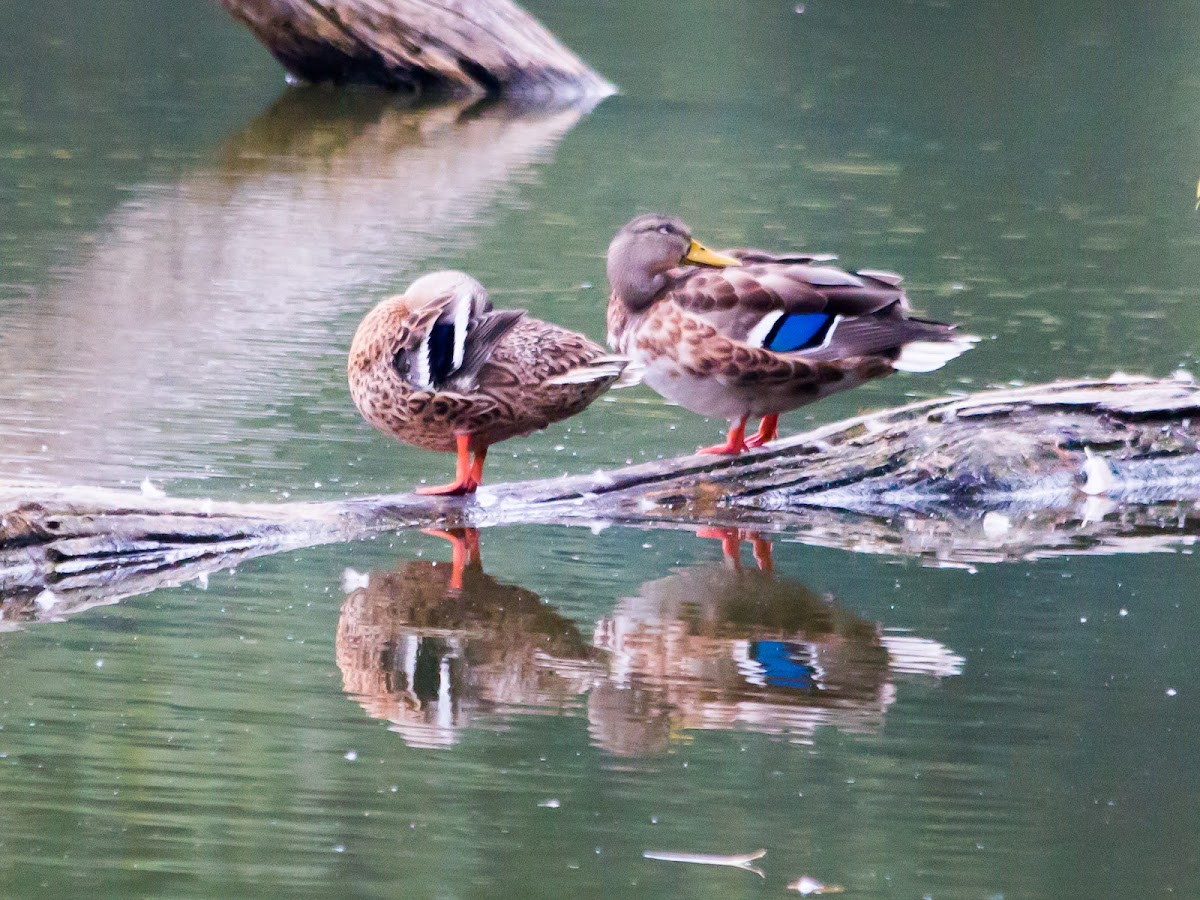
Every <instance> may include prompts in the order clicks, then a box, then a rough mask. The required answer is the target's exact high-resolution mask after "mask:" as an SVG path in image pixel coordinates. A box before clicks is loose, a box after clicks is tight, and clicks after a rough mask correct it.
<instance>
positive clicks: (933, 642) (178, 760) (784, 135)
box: [0, 0, 1200, 900]
mask: <svg viewBox="0 0 1200 900" xmlns="http://www.w3.org/2000/svg"><path fill="white" fill-rule="evenodd" d="M526 5H527V6H528V7H529V8H530V9H531V10H533V11H534V12H535V13H536V14H537V15H538V16H540V17H541V18H542V19H543V21H544V22H546V24H547V25H548V26H549V27H550V28H551V29H552V30H553V31H554V32H555V33H556V34H558V35H559V36H560V37H561V38H562V39H563V40H564V41H565V42H566V43H567V44H568V45H569V46H571V47H572V48H573V49H575V50H576V51H578V52H579V53H580V54H581V55H583V56H584V57H585V58H586V59H587V60H588V61H589V62H590V63H591V64H593V65H594V66H595V67H596V68H597V69H599V70H600V71H601V72H602V73H603V74H604V75H605V76H607V77H609V78H610V79H612V80H613V81H614V82H615V83H616V84H617V85H618V86H619V87H620V90H621V93H620V94H619V95H617V96H615V97H612V98H609V99H607V100H605V101H604V102H603V103H601V104H600V105H599V106H597V107H596V108H595V109H593V110H591V111H587V112H585V111H582V110H560V111H557V112H541V113H535V112H525V113H513V112H511V111H505V110H503V109H497V108H491V109H485V110H482V111H480V110H471V111H464V110H463V109H462V108H455V107H443V108H436V109H426V110H412V109H406V108H404V107H403V106H402V105H400V104H398V103H396V102H395V100H394V98H391V97H388V96H386V95H381V94H378V93H375V92H372V91H367V90H347V91H333V90H329V89H314V88H304V87H288V86H286V85H285V84H284V79H283V73H282V70H280V69H279V67H278V66H277V65H276V64H275V63H274V62H273V61H272V60H271V58H270V57H269V55H268V54H267V53H266V52H265V51H264V50H263V49H262V48H261V47H259V45H257V44H256V43H255V42H254V40H253V39H252V38H251V37H250V35H249V34H248V33H246V32H245V31H244V30H243V29H241V28H240V27H239V26H238V25H236V24H235V23H234V22H233V21H232V20H231V19H230V18H229V17H228V16H227V15H226V14H225V13H224V12H223V11H222V10H221V9H220V7H219V6H217V5H216V4H193V3H167V4H164V3H152V2H150V0H123V2H121V3H113V4H103V5H86V4H85V5H80V4H70V3H66V2H62V0H51V2H46V3H42V4H38V5H37V8H36V9H30V8H26V6H24V5H20V6H19V5H18V4H17V3H16V2H15V0H0V10H2V11H3V12H4V13H6V15H4V16H3V19H4V21H6V22H8V23H9V27H8V28H7V29H6V31H5V33H4V34H3V35H0V210H3V215H2V216H0V472H2V473H3V477H4V479H5V480H10V481H11V480H20V481H29V482H38V483H55V484H88V485H98V486H104V487H124V488H131V489H137V488H138V486H139V485H141V484H142V483H143V482H144V481H145V480H147V479H149V481H150V483H151V484H152V485H153V486H155V487H157V488H161V489H163V490H166V491H167V492H168V493H169V494H171V495H174V496H183V497H213V498H217V499H224V500H275V501H279V500H284V499H293V500H295V499H335V498H341V497H349V496H357V495H362V494H371V493H381V492H389V491H399V490H407V489H408V488H409V487H411V486H412V485H413V484H415V483H417V482H419V481H422V480H428V481H430V483H438V482H441V481H444V480H446V478H447V477H448V476H449V474H450V471H451V461H450V459H449V457H446V456H443V455H436V454H432V453H426V452H424V451H419V450H416V449H413V448H409V447H402V446H400V445H397V444H395V443H393V442H391V441H389V440H388V439H387V438H385V437H383V436H382V435H379V434H377V433H375V432H373V431H372V430H371V429H370V428H369V427H368V426H366V425H365V424H364V423H363V422H362V421H361V420H360V419H359V417H358V414H357V413H356V412H355V410H354V408H353V406H352V404H351V402H350V399H349V395H348V391H347V389H346V385H345V374H344V372H345V353H346V350H347V347H348V345H349V341H350V337H351V336H352V334H353V331H354V328H355V326H356V324H357V322H358V320H359V319H360V318H361V317H362V315H363V314H364V312H365V311H366V310H367V309H369V308H370V307H371V306H372V305H373V304H374V303H375V302H377V301H378V300H379V299H381V298H383V297H385V296H387V295H389V294H392V293H396V292H398V291H400V290H402V289H403V288H404V287H405V286H406V285H407V284H408V283H409V282H410V281H411V280H412V279H413V278H415V277H416V276H417V275H419V274H421V273H423V272H426V271H430V270H433V269H437V268H462V269H465V270H467V271H469V272H471V273H472V274H473V275H475V276H476V277H477V278H479V279H480V280H481V281H482V282H483V283H484V284H485V285H486V286H487V287H488V289H489V291H490V292H491V294H492V296H493V298H494V299H495V300H496V302H497V303H498V304H499V305H505V306H520V307H524V308H527V309H529V310H530V311H531V312H533V313H534V314H535V315H538V316H541V317H544V318H547V319H551V320H553V321H556V322H559V323H561V324H564V325H567V326H569V327H572V328H576V329H579V330H582V331H584V332H587V333H588V334H590V335H592V336H593V337H596V338H601V337H602V336H603V334H604V306H605V302H606V290H607V288H606V280H605V274H604V251H605V249H606V247H607V244H608V241H609V240H610V239H611V237H612V235H613V233H614V232H615V231H616V229H617V228H619V227H620V226H621V225H622V224H623V223H624V222H625V221H626V220H628V219H629V218H630V217H632V216H633V215H634V214H635V213H638V212H644V211H650V210H664V211H669V212H673V213H676V214H678V215H680V216H681V217H682V218H684V219H685V220H686V221H687V222H689V223H690V224H691V225H692V226H693V228H694V229H695V231H696V234H697V236H698V237H699V238H701V239H702V240H704V241H705V242H706V243H708V244H709V245H710V246H716V247H722V246H765V247H770V248H776V249H785V248H790V249H799V250H806V251H814V252H822V251H829V252H834V253H837V254H839V257H840V259H841V260H842V262H843V263H844V264H846V265H848V266H862V267H869V268H876V269H890V270H895V271H898V272H902V273H904V274H905V277H906V281H905V285H906V287H907V288H908V290H909V294H910V297H911V299H912V301H913V303H914V305H915V306H916V307H917V308H918V309H919V310H920V311H921V312H922V313H924V314H928V315H929V316H930V317H933V318H938V319H943V320H949V321H957V322H962V323H964V325H965V326H966V328H967V329H968V330H969V331H971V332H973V333H975V334H979V335H981V336H982V337H983V338H984V340H983V341H982V342H981V343H980V344H979V345H978V346H977V347H976V348H975V349H974V350H973V351H972V352H971V353H969V354H967V355H965V356H964V357H962V358H960V359H958V360H955V361H954V362H953V363H951V364H950V365H948V366H947V367H945V368H944V369H942V370H940V371H937V372H934V373H931V374H926V375H905V374H900V375H897V376H895V377H892V378H889V379H885V380H881V381H877V382H873V383H871V384H869V385H866V386H864V387H862V388H859V389H857V390H855V391H851V392H847V393H844V394H839V395H835V396H834V397H832V398H829V399H828V400H826V401H823V402H822V403H821V404H819V405H814V406H811V407H806V408H804V409H802V410H800V411H798V412H796V413H793V414H791V415H789V416H786V417H785V418H784V420H783V423H782V424H783V427H784V430H785V432H786V433H792V432H796V431H800V430H803V429H805V428H808V427H812V426H813V425H815V424H819V423H826V422H832V421H835V420H837V419H840V418H843V417H846V416H849V415H853V414H855V413H856V412H858V411H860V410H865V409H872V408H883V407H888V406H894V405H898V404H901V403H904V402H907V401H909V400H910V399H913V398H923V397H935V396H939V395H942V394H946V393H948V392H953V391H968V390H974V389H980V388H984V387H988V386H995V385H1006V384H1010V383H1033V382H1039V381H1047V380H1052V379H1054V378H1060V377H1078V376H1088V375H1091V376H1104V375H1108V374H1109V373H1111V372H1113V371H1115V370H1124V371H1129V372H1137V373H1145V374H1153V375H1162V376H1165V375H1170V374H1171V373H1172V372H1174V371H1175V370H1177V369H1179V368H1183V369H1187V370H1192V371H1195V369H1196V368H1197V358H1196V357H1197V353H1198V350H1197V336H1198V335H1200V306H1197V304H1196V303H1195V300H1194V292H1195V286H1196V285H1197V284H1198V283H1200V252H1198V250H1200V228H1198V224H1200V216H1198V215H1197V213H1196V212H1195V209H1194V205H1195V202H1196V196H1195V187H1196V179H1197V177H1200V158H1198V154H1197V152H1196V148H1197V147H1198V146H1200V111H1198V110H1200V106H1198V105H1197V103H1196V98H1197V96H1198V94H1200V52H1198V51H1200V8H1197V7H1196V6H1195V5H1194V4H1172V3H1168V4H1161V5H1158V6H1155V7H1154V8H1148V7H1146V8H1141V7H1136V6H1132V5H1128V4H1116V3H1105V4H1102V5H1101V6H1099V7H1098V6H1097V5H1096V4H1094V3H1088V4H1085V3H1082V2H1074V0H1073V2H1066V3H1059V4H1054V5H1051V6H1044V5H1042V6H1038V5H1032V4H1015V5H1014V4H1008V5H1004V6H997V5H986V4H984V5H980V4H970V3H967V2H965V0H930V2H913V3H902V4H901V3H878V2H867V0H862V2H854V3H845V2H842V3H834V2H831V0H813V2H807V3H805V4H803V5H800V6H797V5H796V4H795V3H794V2H770V3H767V2H756V3H752V4H742V5H739V6H737V7H736V9H735V8H733V7H728V8H727V7H724V6H721V7H718V6H716V5H712V4H704V3H700V2H698V0H685V2H684V3H683V4H680V5H678V6H677V7H673V9H672V12H671V14H670V15H667V14H666V13H664V10H663V9H662V8H661V7H659V6H657V5H655V4H644V3H637V2H634V0H604V2H599V3H593V4H567V3H553V2H550V0H538V2H536V3H532V2H531V3H528V4H526ZM723 428H724V423H723V422H716V421H705V420H704V419H702V418H700V417H698V416H695V415H692V414H690V413H688V412H686V411H684V410H682V409H680V408H678V407H674V406H670V405H668V404H666V403H665V402H664V401H662V400H661V399H660V398H658V397H657V396H656V395H655V394H653V393H652V392H651V391H649V390H648V389H646V388H635V389H631V390H625V391H621V392H617V393H613V394H610V395H609V396H607V397H605V398H603V399H602V400H601V401H599V402H597V403H596V404H594V405H593V407H591V408H590V409H589V410H587V411H586V412H585V413H584V414H583V415H581V416H579V417H578V418H575V419H572V420H570V421H568V422H565V423H560V424H558V425H556V426H553V427H551V428H550V429H548V430H546V431H544V432H541V433H539V434H536V435H534V436H532V437H530V438H528V439H524V440H519V441H512V442H509V443H506V444H503V445H501V446H499V447H498V448H496V450H495V451H494V452H493V454H492V455H491V456H490V457H489V463H488V477H489V479H490V480H494V481H513V480H520V479H529V478H536V477H543V476H551V475H558V474H562V473H564V472H571V473H577V472H590V471H594V470H597V469H601V468H611V467H614V466H617V465H622V464H625V463H626V462H636V461H640V460H650V459H658V458H667V457H671V456H676V455H679V454H682V453H687V452H690V451H691V450H693V449H694V448H695V447H697V446H698V445H700V444H702V443H704V444H707V443H712V442H714V441H716V440H718V439H719V438H720V436H721V434H722V431H723ZM721 536H722V535H720V534H717V535H715V537H717V538H719V537H721ZM726 536H728V535H726ZM471 537H472V536H471V535H467V536H466V537H465V538H460V540H463V541H464V545H465V543H466V542H468V541H469V540H470V539H471ZM739 537H746V538H748V540H747V541H742V542H741V543H740V546H739V542H738V541H737V540H736V539H731V540H726V541H724V542H723V541H721V540H718V539H714V536H706V535H704V534H696V533H693V532H685V531H664V530H653V531H652V530H639V529H635V528H626V527H616V526H614V527H610V528H606V529H601V528H597V529H593V530H589V529H585V528H567V527H554V526H547V525H525V526H518V527H505V528H492V529H485V530H484V531H483V532H482V533H481V534H480V535H479V537H478V540H479V547H478V552H477V553H475V552H474V550H473V548H468V549H471V552H470V557H471V558H470V562H469V564H468V565H467V566H466V567H465V569H462V570H459V569H456V568H455V567H453V566H451V565H450V561H451V557H452V554H451V545H450V543H448V542H447V541H446V540H445V539H443V538H440V537H438V536H436V535H428V534H422V533H409V532H405V533H397V534H394V535H388V536H385V537H380V538H378V539H376V540H371V541H362V542H357V543H352V544H341V545H330V546H324V547H318V548H313V549H308V550H301V551H295V552H291V553H285V554H280V555H277V556H270V557H263V558H259V559H256V560H252V561H248V562H245V563H243V564H241V565H239V566H238V567H237V568H236V569H234V570H227V571H224V572H221V573H217V574H214V575H212V576H211V577H209V578H205V579H200V580H193V581H190V582H188V583H186V584H182V585H179V586H175V587H170V588H164V589H161V590H157V591H154V592H150V593H143V594H140V595H136V596H131V597H128V598H126V599H123V600H122V601H121V602H119V603H116V604H110V605H103V604H100V605H95V606H93V607H92V608H90V609H82V610H79V611H77V612H76V613H75V614H73V615H70V616H54V615H37V614H36V612H37V611H36V609H35V610H32V611H30V610H24V611H22V610H15V609H14V608H12V606H11V605H10V606H9V608H7V609H4V617H3V619H2V620H0V625H3V626H4V630H3V631H0V772H2V773H3V777H0V818H2V820H3V822H4V828H3V829H0V895H2V896H4V897H39V896H53V895H58V896H79V895H82V894H84V893H85V892H86V893H87V895H88V896H92V897H97V898H99V897H122V898H123V897H133V896H138V897H142V896H146V897H150V896H154V897H228V896H284V897H400V896H403V897H438V898H441V897H495V896H522V897H525V896H528V897H542V896H545V897H561V896H578V897H612V896H628V897H708V896H712V897H718V896H719V897H723V898H728V897H741V896H754V897H758V896H786V895H787V894H788V891H787V886H788V885H789V884H791V883H793V882H796V881H797V880H798V879H800V878H801V877H802V876H808V877H811V878H814V879H818V880H820V881H822V882H825V883H827V884H829V885H837V886H841V887H844V888H845V892H846V895H847V896H853V897H881V898H882V897H897V898H899V897H904V898H912V897H933V898H959V897H962V898H999V897H1003V898H1008V900H1012V898H1026V897H1028V898H1041V897H1054V898H1064V897H1079V898H1097V897H1151V896H1175V897H1191V896H1200V806H1198V805H1197V803H1196V801H1195V798H1196V796H1197V795H1198V793H1200V770H1198V769H1197V767H1196V765H1195V754H1196V748H1197V746H1198V744H1200V715H1198V714H1200V705H1198V703H1197V698H1198V697H1200V684H1198V683H1197V680H1196V678H1195V672H1196V670H1197V667H1198V663H1200V658H1198V653H1197V651H1196V649H1195V644H1194V642H1193V640H1192V639H1191V636H1192V635H1193V634H1195V633H1197V631H1198V630H1200V605H1198V604H1196V603H1195V602H1194V595H1195V593H1196V587H1195V585H1196V583H1197V574H1198V570H1197V564H1196V562H1195V560H1194V557H1193V555H1192V554H1191V552H1190V549H1189V547H1188V546H1187V542H1186V541H1181V542H1176V543H1171V542H1147V543H1146V545H1145V548H1144V549H1145V551H1146V552H1143V553H1130V552H1126V553H1120V554H1114V555H1104V554H1098V553H1097V554H1089V553H1076V554H1071V555H1068V554H1060V555H1047V556H1046V557H1045V558H1041V559H1034V560H1011V561H1008V562H999V563H995V564H978V565H971V566H960V567H949V568H947V567H936V566H932V565H929V562H930V559H929V558H927V557H912V556H905V555H902V554H899V553H898V554H896V555H882V554H877V553H872V554H867V553H855V552H851V551H848V550H845V549H837V548H832V547H821V546H813V545H811V544H805V543H800V542H798V541H797V540H795V539H789V537H788V535H787V534H784V535H782V536H776V537H773V538H771V539H770V540H769V541H768V540H765V539H759V540H757V541H756V540H752V539H749V538H751V536H750V535H740V536H739ZM1163 550H1168V551H1170V552H1161V551H1163ZM726 551H727V552H726ZM735 553H736V554H738V555H736V556H735V555H734V554H735ZM760 848H761V849H765V850H766V851H767V853H766V855H765V856H764V857H762V858H761V859H759V860H757V861H755V862H754V865H755V866H757V867H759V868H761V870H762V875H763V877H761V878H760V877H757V876H756V875H755V874H753V873H752V872H747V871H741V870H739V869H737V868H730V867H718V866H710V865H688V864H686V863H681V862H671V861H663V860H656V859H649V858H646V857H645V856H644V855H643V854H644V853H646V852H648V851H650V852H654V851H659V852H665V853H667V854H671V853H702V854H718V855H735V854H747V853H752V852H754V851H757V850H758V849H760Z"/></svg>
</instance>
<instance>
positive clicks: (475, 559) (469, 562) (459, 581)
mask: <svg viewBox="0 0 1200 900" xmlns="http://www.w3.org/2000/svg"><path fill="white" fill-rule="evenodd" d="M421 531H423V532H424V533H425V534H430V535H433V536H434V537H440V538H442V539H444V540H447V541H449V542H450V547H451V552H452V554H453V555H452V557H451V561H450V590H452V591H461V590H462V586H463V572H464V571H465V570H466V568H467V566H477V565H479V529H478V528H452V529H450V530H449V531H442V530H441V529H438V528H422V529H421Z"/></svg>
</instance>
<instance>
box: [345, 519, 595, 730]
mask: <svg viewBox="0 0 1200 900" xmlns="http://www.w3.org/2000/svg"><path fill="white" fill-rule="evenodd" d="M429 533H431V534H436V535H438V536H439V537H444V538H446V539H447V540H449V541H450V543H451V545H452V547H453V562H452V563H451V564H450V565H446V564H445V563H436V562H431V561H427V560H417V561H414V562H409V563H405V564H404V565H403V566H401V567H400V568H398V569H396V570H395V571H391V572H372V573H370V574H369V575H367V576H354V575H348V577H347V580H348V582H353V581H355V580H357V581H358V583H357V584H348V585H347V587H348V588H352V589H351V590H350V591H349V595H348V596H347V597H346V600H345V602H344V603H343V604H342V610H341V615H340V616H339V618H338V630H337V663H338V667H339V668H340V669H341V670H342V686H343V688H344V689H345V690H346V692H347V693H350V694H352V695H354V696H355V698H356V699H357V700H358V701H359V703H360V704H361V705H362V707H363V709H365V710H366V711H367V713H368V714H369V715H371V716H373V717H375V718H378V719H385V720H387V721H389V722H391V728H392V730H393V731H396V732H398V733H399V734H400V735H401V736H402V737H403V738H404V740H405V742H406V743H408V744H409V745H410V746H414V747H449V746H451V745H452V744H454V743H455V742H457V740H458V738H459V733H460V730H461V729H462V728H464V727H465V726H467V725H469V724H471V722H472V721H473V719H474V718H475V717H476V716H479V715H483V714H486V713H488V712H503V711H504V709H505V708H506V707H512V708H516V709H519V710H520V711H523V712H528V711H535V710H547V709H550V710H553V709H561V708H562V707H564V706H573V707H578V706H579V704H580V699H579V698H580V697H581V696H582V695H583V694H585V693H586V692H587V689H588V687H589V686H590V685H591V683H592V682H593V681H594V680H596V679H597V678H598V677H599V676H600V674H601V671H602V670H601V668H600V666H599V665H598V664H597V663H596V662H595V660H596V659H597V657H598V656H599V655H600V654H598V653H597V651H596V650H594V649H593V648H592V647H591V646H590V645H589V643H588V642H587V640H586V639H585V638H584V636H583V635H582V634H581V633H580V631H579V628H578V627H577V626H576V625H575V623H574V622H572V621H571V620H570V619H566V618H564V617H563V616H560V615H559V614H558V613H557V612H555V610H554V609H553V607H550V606H547V605H545V604H544V603H542V601H541V598H540V597H539V596H538V595H537V594H535V593H533V592H532V591H527V590H525V589H524V588H520V587H517V586H516V585H511V584H504V583H502V582H499V581H497V580H496V579H494V578H492V577H491V576H490V575H487V574H486V573H485V572H484V571H483V566H482V564H481V562H480V555H479V532H478V531H476V530H475V529H456V530H454V531H452V532H436V531H433V532H429ZM364 577H365V583H364V582H363V578H364Z"/></svg>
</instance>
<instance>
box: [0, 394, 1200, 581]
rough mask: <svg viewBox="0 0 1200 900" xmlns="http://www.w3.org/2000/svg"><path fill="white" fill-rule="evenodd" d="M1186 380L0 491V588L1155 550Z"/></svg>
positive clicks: (1176, 522) (1161, 542)
mask: <svg viewBox="0 0 1200 900" xmlns="http://www.w3.org/2000/svg"><path fill="white" fill-rule="evenodd" d="M1197 412H1200V389H1198V388H1197V386H1196V385H1195V384H1194V383H1193V382H1192V381H1191V380H1190V379H1184V378H1179V379H1170V380H1155V379H1145V378H1128V377H1118V376H1114V377H1113V378H1110V379H1107V380H1102V381H1094V380H1085V381H1069V382H1057V383H1054V384H1049V385H1039V386H1035V387H1025V388H1017V389H1005V390H996V391H986V392H982V393H978V394H974V395H969V396H961V397H951V398H941V399H937V400H929V401H924V402H920V403H913V404H910V405H908V406H904V407H900V408H897V409H892V410H884V411H881V412H876V413H870V414H868V415H863V416H858V417H856V418H853V419H849V420H846V421H843V422H838V423H835V424H832V425H827V426H824V427H822V428H818V429H816V430H814V431H811V432H808V433H805V434H800V435H796V436H794V437H790V438H786V439H783V440H780V441H778V442H777V443H775V444H773V445H772V446H771V447H769V448H767V449H763V450H759V451H755V452H751V453H746V454H744V455H742V456H738V457H732V458H714V457H710V456H685V457H679V458H675V459H667V460H658V461H655V462H650V463H644V464H641V465H636V466H629V467H626V468H622V469H616V470H612V471H607V472H597V473H594V474H588V475H576V476H568V477H563V478H555V479H546V480H542V481H530V482H520V483H512V484H500V485H494V486H487V487H484V488H482V489H481V490H480V491H479V493H478V494H477V495H476V496H475V497H473V498H467V499H465V500H457V499H447V498H433V497H422V496H418V495H415V494H396V495H391V496H379V497H362V498H355V499H349V500H339V501H329V502H298V503H281V504H265V503H235V502H215V501H211V500H178V499H172V498H165V497H162V498H151V497H144V496H141V495H139V494H134V493H130V492H118V491H105V490H97V489H89V488H46V487H28V486H25V487H22V486H17V485H8V486H3V485H0V597H3V596H4V594H5V592H8V593H9V595H10V596H13V597H17V596H20V597H23V598H24V599H25V600H26V601H30V602H32V601H33V600H34V599H36V597H37V596H42V593H41V592H47V591H48V592H49V596H48V597H43V600H44V602H46V603H48V604H50V605H55V604H57V603H59V602H60V600H61V597H62V595H64V594H71V595H74V596H75V597H76V600H75V601H73V602H79V603H88V604H93V603H97V602H109V601H111V600H112V599H114V598H117V597H120V596H128V595H129V594H133V593H140V592H142V591H147V590H151V589H153V588H155V587H161V586H165V585H169V584H177V583H180V582H182V581H185V580H188V579H190V578H195V577H199V576H203V575H205V574H206V573H208V572H212V571H217V570H220V569H224V568H227V567H229V566H232V565H235V564H237V563H238V562H240V561H241V560H243V559H246V558H249V557H252V556H260V555H263V554H267V553H275V552H279V551H282V550H289V549H295V548H299V547H304V546H312V545H316V544H323V543H332V542H339V541H347V540H353V539H357V538H362V537H366V536H369V535H372V534H377V533H380V532H384V531H394V530H397V529H404V528H413V527H430V526H438V527H463V526H476V527H488V526H500V525H507V524H517V523H522V524H576V525H579V524H582V525H589V526H596V525H598V524H610V523H622V524H629V525H636V526H639V527H655V528H664V527H665V528H685V529H695V528H697V527H706V526H714V525H715V526H724V527H732V528H742V529H748V530H752V531H756V532H763V533H780V534H783V535H785V536H786V538H787V539H790V540H796V541H801V542H805V543H813V544H820V545H828V546H838V547H844V548H847V549H853V550H856V551H860V552H874V553H889V554H901V555H913V556H919V557H921V558H922V559H925V560H927V561H928V562H930V563H932V564H936V565H974V564H976V563H980V562H995V561H1001V560H1005V559H1022V558H1033V557H1039V556H1047V555H1063V554H1076V553H1116V552H1146V551H1148V550H1161V549H1172V548H1174V547H1177V546H1179V545H1181V544H1188V543H1191V542H1193V541H1194V539H1195V535H1196V534H1198V533H1200V513H1198V512H1197V504H1196V502H1195V501H1198V500H1200V450H1198V442H1200V420H1194V419H1193V418H1192V416H1194V415H1195V414H1196V413H1197Z"/></svg>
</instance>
